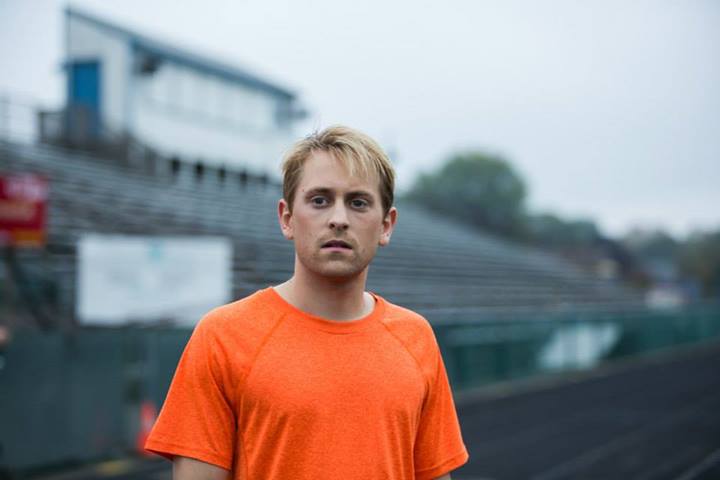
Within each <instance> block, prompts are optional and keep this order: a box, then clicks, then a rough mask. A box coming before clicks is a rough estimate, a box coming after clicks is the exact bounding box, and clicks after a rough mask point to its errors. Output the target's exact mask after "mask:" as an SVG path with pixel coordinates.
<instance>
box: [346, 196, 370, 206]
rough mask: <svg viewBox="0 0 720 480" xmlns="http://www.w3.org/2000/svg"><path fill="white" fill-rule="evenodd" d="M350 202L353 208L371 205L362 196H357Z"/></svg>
mask: <svg viewBox="0 0 720 480" xmlns="http://www.w3.org/2000/svg"><path fill="white" fill-rule="evenodd" d="M350 204H351V205H352V206H353V208H367V206H368V205H369V203H368V201H367V200H363V199H362V198H355V199H353V200H352V201H351V202H350Z"/></svg>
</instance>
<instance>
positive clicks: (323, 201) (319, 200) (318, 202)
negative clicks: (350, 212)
mask: <svg viewBox="0 0 720 480" xmlns="http://www.w3.org/2000/svg"><path fill="white" fill-rule="evenodd" d="M310 203H312V204H313V205H315V206H316V207H322V206H324V205H327V198H325V197H313V198H311V199H310Z"/></svg>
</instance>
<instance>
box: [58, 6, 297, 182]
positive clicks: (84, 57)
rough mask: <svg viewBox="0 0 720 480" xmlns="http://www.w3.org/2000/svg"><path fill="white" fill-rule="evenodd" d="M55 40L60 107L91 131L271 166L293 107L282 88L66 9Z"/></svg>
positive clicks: (228, 162) (215, 161) (191, 155)
mask: <svg viewBox="0 0 720 480" xmlns="http://www.w3.org/2000/svg"><path fill="white" fill-rule="evenodd" d="M65 40H66V52H67V59H66V65H65V66H66V72H67V86H68V88H67V95H68V107H69V110H70V109H74V110H75V111H82V112H83V128H84V129H85V130H87V131H89V132H90V133H91V134H99V133H100V132H102V133H103V134H104V135H105V136H107V134H108V132H110V133H111V134H118V135H119V134H129V135H130V136H131V137H132V138H134V139H136V140H138V141H140V142H141V143H143V144H146V145H148V146H151V147H152V148H154V149H156V150H158V151H159V152H161V153H163V154H165V155H168V156H177V157H179V158H180V159H182V160H187V161H192V162H195V161H198V160H202V161H203V163H205V164H208V165H216V166H221V165H224V166H227V167H230V168H245V169H247V170H249V171H250V172H256V173H268V174H271V175H275V174H276V170H277V165H278V162H279V159H280V156H281V155H282V150H283V149H284V148H286V147H287V145H288V144H289V143H290V142H291V141H292V129H291V127H292V123H293V121H295V120H296V119H298V118H300V117H301V116H302V113H301V110H300V109H299V108H298V106H297V99H296V95H295V93H293V92H292V91H290V90H288V89H286V88H284V87H282V86H279V85H277V84H276V83H272V82H270V81H267V80H265V79H263V78H260V77H258V76H256V75H254V74H252V73H250V72H247V71H245V70H242V69H240V68H237V67H233V66H230V65H226V64H224V63H221V62H218V61H215V60H212V59H209V58H206V57H204V56H201V55H197V54H194V53H190V52H187V51H184V50H180V49H177V48H175V47H172V46H169V45H167V44H165V43H162V42H159V41H157V40H153V39H150V38H147V37H146V36H143V35H139V34H137V33H134V32H131V31H130V30H128V29H125V28H123V27H120V26H117V25H113V24H111V23H109V22H107V21H105V20H101V19H98V18H95V17H94V16H91V15H88V14H87V13H83V12H79V11H77V10H74V9H68V10H66V39H65ZM75 121H78V120H77V117H76V120H75Z"/></svg>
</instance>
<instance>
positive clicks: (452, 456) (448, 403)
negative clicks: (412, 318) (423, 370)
mask: <svg viewBox="0 0 720 480" xmlns="http://www.w3.org/2000/svg"><path fill="white" fill-rule="evenodd" d="M435 346H436V348H435V355H434V356H435V358H434V359H433V360H432V361H433V362H434V365H435V368H434V374H433V376H432V378H431V380H430V383H429V392H428V394H427V396H426V398H425V402H424V404H423V408H422V414H421V417H420V424H419V427H418V432H417V437H416V439H415V449H414V452H413V453H414V462H415V475H416V478H417V479H418V480H426V479H433V478H437V477H441V476H443V475H445V474H446V473H448V472H450V471H452V470H454V469H456V468H458V467H459V466H461V465H463V464H464V463H465V462H467V460H468V458H469V455H468V452H467V449H466V448H465V444H464V443H463V439H462V434H461V431H460V423H459V421H458V418H457V412H456V411H455V402H454V401H453V396H452V391H451V390H450V382H449V381H448V377H447V372H446V371H445V364H444V362H443V359H442V355H440V350H439V348H437V343H435Z"/></svg>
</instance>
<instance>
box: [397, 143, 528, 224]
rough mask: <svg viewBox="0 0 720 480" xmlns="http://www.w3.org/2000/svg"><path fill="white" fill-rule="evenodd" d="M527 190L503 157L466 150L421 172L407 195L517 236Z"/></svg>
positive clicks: (442, 210) (420, 202) (470, 221)
mask: <svg viewBox="0 0 720 480" xmlns="http://www.w3.org/2000/svg"><path fill="white" fill-rule="evenodd" d="M526 191H527V189H526V187H525V182H524V181H523V179H522V178H521V177H520V175H519V174H518V173H517V172H516V171H515V170H514V169H513V167H512V166H511V165H510V164H509V163H508V162H507V161H506V160H505V159H503V158H501V157H499V156H494V155H488V154H485V153H482V152H477V151H468V152H463V153H458V154H456V155H453V156H451V157H450V158H449V159H448V160H447V162H446V163H445V164H444V165H443V166H442V167H440V169H438V170H437V171H435V172H432V173H428V174H423V175H421V176H420V177H419V178H418V179H417V180H416V182H415V184H414V185H413V187H412V188H411V189H410V191H409V193H408V194H407V198H408V199H410V200H412V201H414V202H417V203H419V204H421V205H424V206H426V207H427V208H429V209H431V210H434V211H436V212H440V213H444V214H446V215H448V216H451V217H454V218H457V219H459V220H461V221H464V222H467V223H471V224H473V225H477V226H480V227H484V228H487V229H488V230H491V231H494V232H497V233H500V234H504V235H509V236H517V235H518V234H519V233H520V232H521V231H522V228H523V217H524V212H525V196H526Z"/></svg>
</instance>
